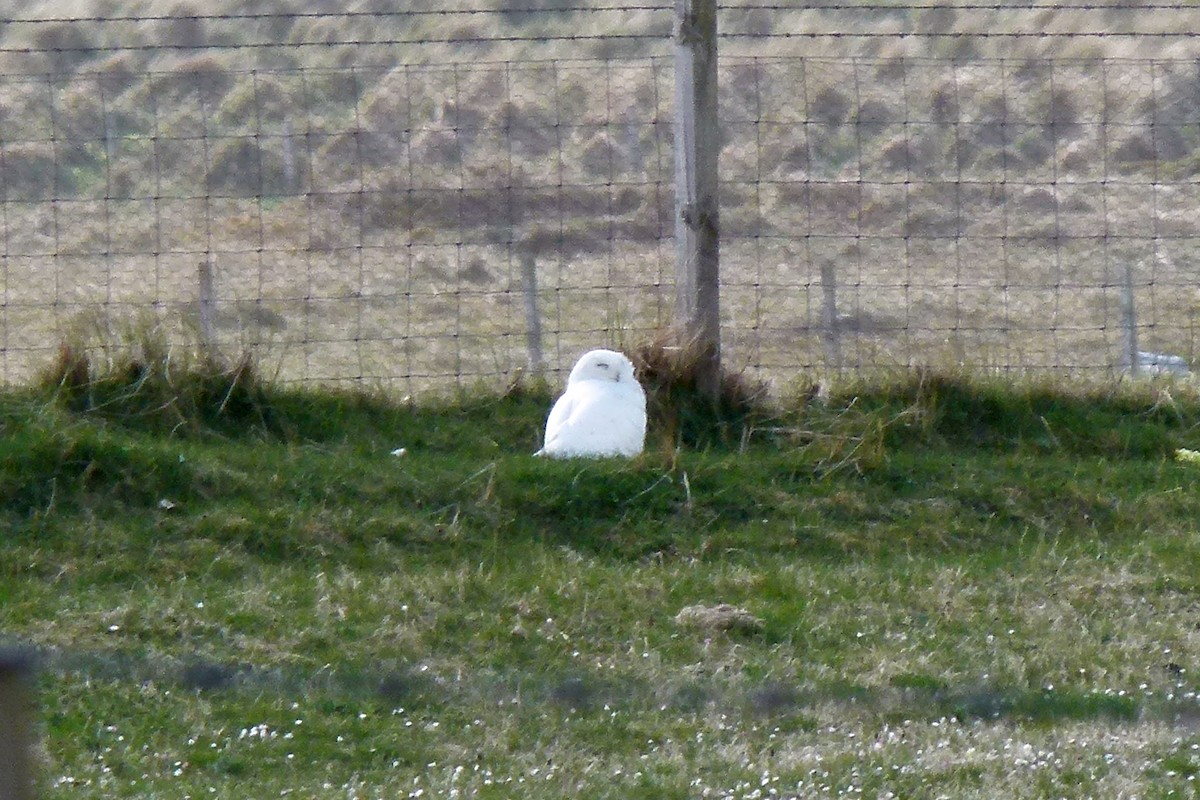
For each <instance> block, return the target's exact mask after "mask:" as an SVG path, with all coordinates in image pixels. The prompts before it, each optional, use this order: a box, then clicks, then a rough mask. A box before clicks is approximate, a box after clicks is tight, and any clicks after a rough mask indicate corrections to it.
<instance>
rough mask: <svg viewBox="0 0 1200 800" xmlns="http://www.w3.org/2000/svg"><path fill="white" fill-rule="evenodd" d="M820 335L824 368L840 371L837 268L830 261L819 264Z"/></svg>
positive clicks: (840, 348) (840, 346) (840, 347)
mask: <svg viewBox="0 0 1200 800" xmlns="http://www.w3.org/2000/svg"><path fill="white" fill-rule="evenodd" d="M821 291H822V293H823V294H824V301H823V302H822V303H821V328H822V331H821V334H822V336H823V338H824V339H825V366H827V367H829V368H830V369H833V370H836V371H837V372H841V371H842V343H841V335H842V334H841V330H840V329H839V326H840V322H839V319H838V309H837V267H836V265H835V264H834V263H833V260H832V259H827V260H825V261H822V262H821Z"/></svg>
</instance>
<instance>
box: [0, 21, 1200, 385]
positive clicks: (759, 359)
mask: <svg viewBox="0 0 1200 800" xmlns="http://www.w3.org/2000/svg"><path fill="white" fill-rule="evenodd" d="M45 5H46V9H48V10H47V12H46V14H39V9H40V8H41V7H40V6H37V7H34V8H33V9H32V10H25V9H23V10H22V11H21V12H20V13H13V14H6V15H5V17H6V20H5V21H6V23H7V24H6V25H5V26H4V28H3V35H2V36H0V100H2V103H0V108H2V112H0V192H2V195H0V197H2V202H0V225H2V227H3V230H2V233H0V238H2V240H3V243H2V246H0V247H2V250H0V283H2V294H0V370H2V374H3V379H4V380H5V381H6V382H9V383H19V382H22V381H25V380H28V379H29V378H30V377H31V376H32V375H33V374H34V373H35V372H36V371H37V369H39V368H40V367H41V366H42V365H43V364H45V363H46V362H47V361H48V360H49V359H50V358H51V357H52V355H53V353H54V352H55V351H56V349H57V347H58V343H59V341H60V340H62V338H63V337H64V336H72V335H78V333H79V332H80V331H84V332H86V331H89V330H91V331H95V330H113V329H117V328H120V327H122V326H126V325H138V324H145V321H146V320H152V321H153V324H157V325H159V326H161V327H162V329H163V330H165V331H167V333H168V335H169V336H171V337H175V338H178V339H179V340H180V341H183V340H186V339H187V338H188V337H196V336H199V337H201V338H208V339H211V340H212V342H213V343H214V344H215V345H216V346H218V347H219V348H220V349H222V350H225V351H228V352H231V353H236V352H240V351H242V350H250V351H252V352H254V353H256V354H257V355H258V356H259V357H260V358H261V359H262V361H263V362H264V363H265V364H267V365H268V366H269V368H270V369H272V370H278V374H279V376H280V378H281V379H282V380H285V381H307V382H321V383H329V382H334V383H338V382H355V383H367V384H371V385H381V386H385V387H388V388H392V389H397V390H401V391H405V392H409V393H412V392H418V391H424V390H427V389H430V388H436V387H444V386H448V385H462V384H464V383H466V384H469V383H473V382H475V381H477V380H484V381H496V380H502V379H504V378H505V377H506V376H508V375H510V374H511V373H512V371H513V370H514V369H517V368H523V367H528V366H533V367H534V368H546V369H549V370H561V369H563V368H564V367H569V366H570V364H571V363H572V362H573V360H574V359H575V357H576V356H577V355H578V354H579V353H580V352H581V351H582V350H585V349H588V348H590V347H593V346H597V345H614V344H615V345H618V346H619V345H629V344H632V343H634V342H636V341H638V340H640V339H645V338H648V337H650V336H652V335H653V333H654V331H656V330H657V329H659V328H660V327H662V326H664V325H666V324H668V323H669V322H670V320H671V314H672V308H673V303H674V263H673V261H674V257H675V254H674V241H673V235H674V210H673V208H674V206H673V204H674V190H673V185H672V182H673V176H672V169H673V167H672V164H673V156H672V144H673V142H672V116H673V113H674V109H673V92H674V74H673V66H672V62H671V59H670V57H669V53H670V36H669V34H670V29H671V11H670V8H668V7H661V6H658V5H652V4H630V5H628V6H624V5H621V4H619V3H618V4H612V3H609V4H605V5H603V6H598V7H586V6H584V5H582V4H578V3H573V4H570V5H565V4H564V5H562V6H560V7H559V8H558V9H557V10H554V9H553V8H552V6H553V4H551V3H537V4H525V5H517V4H515V3H511V4H507V6H505V4H501V3H497V4H495V5H493V6H492V7H490V8H488V9H470V8H449V9H437V8H433V7H430V8H427V9H424V10H422V9H416V10H414V11H405V12H394V11H389V12H363V11H350V12H337V13H324V12H315V11H314V12H297V13H274V12H259V11H257V10H254V9H253V8H251V9H249V10H242V11H236V12H232V13H221V12H220V11H219V10H218V11H215V12H208V11H205V12H203V13H199V12H198V13H195V14H185V13H181V12H178V11H172V12H171V13H153V9H151V12H148V15H147V16H145V17H139V16H137V15H129V14H119V13H117V12H114V13H113V14H112V15H111V16H88V17H79V18H67V17H62V16H60V14H61V12H56V11H54V9H53V8H51V7H50V4H45ZM877 5H878V4H877ZM1150 7H1151V6H1144V7H1140V8H1150ZM1152 7H1153V8H1154V9H1155V12H1156V13H1155V15H1154V16H1153V17H1147V16H1146V15H1142V17H1139V16H1138V15H1137V14H1131V13H1129V12H1130V9H1131V7H1130V6H1118V5H1113V6H1109V5H1101V4H1095V5H1087V4H1071V5H1063V6H1056V7H1049V6H1036V7H1032V8H1031V7H1029V6H1025V7H1023V8H1014V7H1010V6H1006V5H1003V4H986V5H984V4H975V5H962V6H959V7H951V8H950V9H949V11H950V14H949V15H947V8H945V7H942V6H932V5H912V6H883V5H880V6H879V8H878V9H876V10H884V11H888V12H889V13H886V14H874V15H872V14H870V13H865V12H867V11H869V10H870V9H871V8H875V7H874V6H865V5H864V6H856V5H855V6H852V5H849V4H835V5H828V6H818V7H808V8H805V9H795V8H790V7H788V6H782V5H780V6H777V5H766V4H755V3H745V4H735V3H730V4H727V5H726V6H724V7H723V9H722V15H723V16H722V26H723V30H724V36H723V38H722V58H721V72H720V85H721V102H720V109H721V110H720V114H721V126H722V131H723V149H722V152H721V171H722V187H721V193H722V194H721V203H722V304H723V308H722V319H723V328H722V335H723V340H724V347H725V361H726V363H727V364H730V365H733V366H735V367H745V368H747V369H748V370H750V371H751V372H753V373H755V374H757V375H760V376H762V377H769V378H778V379H781V380H782V379H787V378H788V377H790V376H793V375H796V374H798V373H807V372H828V371H857V370H871V369H878V368H892V367H896V366H907V365H911V364H919V363H954V364H962V365H965V366H968V367H972V368H979V369H991V370H997V369H998V370H1019V371H1043V370H1050V371H1064V372H1079V371H1084V372H1097V373H1103V372H1111V371H1114V370H1121V369H1129V368H1130V367H1131V365H1133V366H1136V365H1137V364H1139V363H1142V364H1143V365H1144V366H1147V367H1149V368H1151V369H1159V368H1162V369H1172V370H1174V369H1182V368H1185V367H1187V366H1189V365H1190V364H1191V363H1192V362H1193V361H1194V359H1195V358H1196V357H1197V355H1198V353H1197V349H1196V347H1197V341H1196V339H1197V336H1196V332H1197V331H1196V328H1197V326H1196V317H1197V306H1198V300H1200V295H1198V293H1197V290H1198V289H1200V280H1198V275H1197V270H1196V269H1195V268H1194V267H1193V264H1194V262H1195V261H1196V258H1195V257H1196V243H1197V240H1198V238H1197V237H1198V234H1197V223H1196V213H1195V211H1196V208H1197V200H1200V186H1198V180H1197V174H1200V60H1198V58H1197V55H1200V54H1192V53H1191V52H1190V51H1188V50H1187V49H1186V48H1187V47H1189V46H1191V44H1190V40H1192V39H1194V38H1195V32H1196V31H1200V19H1193V16H1194V15H1200V11H1197V10H1195V9H1193V8H1192V7H1191V6H1189V5H1165V4H1154V5H1153V6H1152ZM1046 9H1050V10H1051V11H1054V12H1055V13H1058V14H1059V16H1061V17H1062V19H1059V17H1058V16H1056V17H1055V18H1054V19H1041V29H1040V30H1029V28H1030V23H1031V22H1035V21H1037V20H1038V19H1039V18H1038V17H1036V16H1035V15H1036V14H1038V13H1045V11H1046ZM2 11H3V7H2V6H0V12H2ZM1093 12H1095V13H1093ZM981 15H982V16H981ZM996 15H1000V16H996ZM1000 18H1003V19H1004V20H1007V21H1008V22H1009V23H1011V24H1012V25H1013V27H1012V28H1010V29H1000V28H997V29H995V30H991V31H987V30H980V29H981V28H982V27H985V26H986V25H987V24H988V23H994V22H995V21H996V20H997V19H1000ZM821 20H823V22H820V21H821ZM897 20H900V22H899V23H898V22H897ZM564 21H565V24H558V23H562V22H564ZM1081 21H1086V22H1087V25H1086V26H1084V25H1082V22H1081ZM818 22H820V25H818ZM901 23H902V24H901ZM1076 23H1079V24H1076ZM1100 23H1108V24H1109V26H1110V30H1108V31H1107V32H1103V33H1099V32H1098V31H1099V27H1100ZM464 25H466V26H467V27H465V28H464V27H463V26H464ZM897 25H899V28H897ZM822 26H823V27H822ZM872 26H875V27H872ZM889 26H891V27H889ZM243 29H245V30H243ZM1080 34H1086V35H1085V36H1083V37H1082V38H1081V36H1080ZM1051 35H1052V36H1053V37H1055V38H1053V39H1049V40H1048V39H1047V37H1048V36H1051ZM752 37H753V38H752ZM821 37H823V38H821ZM1019 38H1020V39H1027V40H1028V41H1026V42H1024V43H1023V44H1021V45H1020V46H1018V45H1016V44H1014V42H1013V41H1012V40H1014V39H1019ZM1135 38H1136V42H1137V48H1138V49H1139V51H1138V52H1136V53H1135V52H1130V51H1129V49H1128V47H1127V45H1128V44H1129V42H1130V40H1131V39H1135ZM1167 38H1169V39H1171V42H1172V43H1169V44H1168V43H1165V42H1164V40H1165V39H1167ZM816 39H820V41H815V40H816ZM1059 39H1061V40H1062V41H1059ZM1097 40H1101V45H1097V43H1096V42H1097ZM465 41H469V42H471V43H472V45H473V48H472V49H470V50H463V49H462V48H461V47H460V46H459V45H461V44H462V43H463V42H465ZM881 41H882V42H883V47H884V48H885V49H884V50H880V44H879V42H881ZM530 42H535V43H536V44H533V45H531V44H530ZM872 42H875V43H874V44H872ZM947 42H948V43H949V44H947ZM530 47H532V48H534V49H529V48H530ZM1172 48H1174V49H1172ZM1181 48H1182V49H1181ZM839 49H841V50H847V51H849V52H838V51H839ZM1139 353H1140V354H1141V355H1139ZM1171 359H1177V360H1171Z"/></svg>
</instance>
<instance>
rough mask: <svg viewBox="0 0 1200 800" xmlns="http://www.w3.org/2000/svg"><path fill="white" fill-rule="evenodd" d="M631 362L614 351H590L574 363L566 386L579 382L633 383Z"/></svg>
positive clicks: (622, 354)
mask: <svg viewBox="0 0 1200 800" xmlns="http://www.w3.org/2000/svg"><path fill="white" fill-rule="evenodd" d="M636 380H637V379H636V378H635V377H634V376H633V362H632V361H630V360H629V359H628V358H627V357H626V356H625V354H624V353H618V352H617V351H616V350H592V351H590V352H587V353H584V354H583V357H582V358H580V359H579V360H578V361H576V362H575V366H574V367H573V368H572V369H571V375H570V377H568V378H567V385H568V386H570V385H571V384H573V383H578V382H579V381H613V382H615V383H622V382H634V381H636Z"/></svg>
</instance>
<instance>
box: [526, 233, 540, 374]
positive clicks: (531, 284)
mask: <svg viewBox="0 0 1200 800" xmlns="http://www.w3.org/2000/svg"><path fill="white" fill-rule="evenodd" d="M521 293H522V294H523V295H524V297H525V346H526V348H527V350H528V352H529V371H530V372H531V373H532V374H533V375H535V376H537V375H541V374H542V366H543V365H544V361H543V358H542V315H541V311H540V310H539V309H538V285H537V258H535V257H534V255H533V253H522V254H521Z"/></svg>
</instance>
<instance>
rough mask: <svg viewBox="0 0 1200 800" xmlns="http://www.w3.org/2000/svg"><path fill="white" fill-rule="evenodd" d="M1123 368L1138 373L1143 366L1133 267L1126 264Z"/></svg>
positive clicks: (1123, 283) (1123, 285) (1123, 295)
mask: <svg viewBox="0 0 1200 800" xmlns="http://www.w3.org/2000/svg"><path fill="white" fill-rule="evenodd" d="M1120 308H1121V370H1122V371H1123V372H1126V373H1128V374H1129V375H1137V374H1138V372H1139V370H1140V368H1141V360H1140V359H1139V358H1138V340H1137V305H1136V302H1135V300H1134V295H1133V267H1132V266H1131V265H1130V264H1126V265H1125V275H1124V280H1123V281H1122V282H1121V305H1120Z"/></svg>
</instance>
